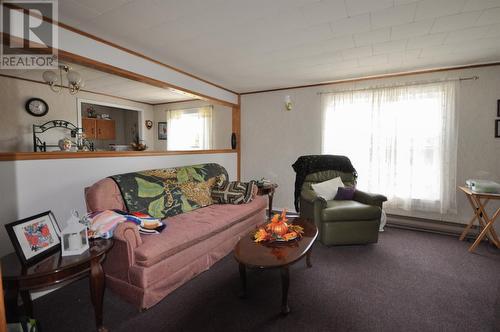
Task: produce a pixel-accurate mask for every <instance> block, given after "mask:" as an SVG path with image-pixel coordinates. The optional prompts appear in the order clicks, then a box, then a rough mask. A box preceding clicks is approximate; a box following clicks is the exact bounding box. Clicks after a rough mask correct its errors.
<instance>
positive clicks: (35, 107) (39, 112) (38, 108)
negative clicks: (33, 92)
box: [25, 98, 49, 116]
mask: <svg viewBox="0 0 500 332" xmlns="http://www.w3.org/2000/svg"><path fill="white" fill-rule="evenodd" d="M25 108H26V111H28V113H30V114H31V115H33V116H44V115H45V114H47V112H48V111H49V106H48V105H47V103H46V102H45V101H43V100H42V99H39V98H31V99H30V100H28V101H27V102H26V106H25Z"/></svg>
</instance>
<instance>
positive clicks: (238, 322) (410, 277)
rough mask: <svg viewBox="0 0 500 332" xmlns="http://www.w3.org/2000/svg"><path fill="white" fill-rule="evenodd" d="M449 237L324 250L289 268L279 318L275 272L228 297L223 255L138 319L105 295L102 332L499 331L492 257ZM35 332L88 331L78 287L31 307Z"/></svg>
mask: <svg viewBox="0 0 500 332" xmlns="http://www.w3.org/2000/svg"><path fill="white" fill-rule="evenodd" d="M469 245H470V243H467V242H461V241H458V239H457V238H454V237H449V236H443V235H436V234H429V233H423V232H415V231H408V230H400V229H394V228H388V229H387V230H386V231H385V232H384V233H382V234H381V235H380V239H379V243H378V244H375V245H366V246H344V247H330V248H328V247H325V246H323V245H321V244H320V243H316V244H315V246H314V251H313V267H312V268H310V269H308V268H306V266H305V261H300V262H298V263H296V264H295V265H294V266H293V267H292V268H291V271H290V273H291V275H290V277H291V285H290V293H289V294H290V295H289V304H290V307H291V310H292V311H291V313H290V314H289V315H288V316H287V317H282V316H280V315H279V314H278V313H279V309H280V296H281V287H280V278H279V271H277V270H270V271H250V272H249V273H248V289H249V297H248V298H247V299H245V300H241V299H239V298H238V296H237V294H238V290H239V285H240V284H239V275H238V267H237V264H236V262H235V261H234V258H233V257H232V255H228V256H227V257H225V258H224V259H223V260H221V261H220V262H219V263H217V264H216V265H215V266H214V267H213V268H212V269H211V270H209V271H208V272H205V273H203V274H201V275H200V276H198V277H196V278H195V279H193V280H192V281H190V282H189V283H187V284H186V285H184V286H182V287H181V288H180V289H178V290H176V291H175V292H174V293H172V294H171V295H169V296H168V297H167V298H165V299H164V300H163V301H162V302H160V303H159V304H158V305H156V306H155V307H153V308H151V309H149V310H147V311H146V312H142V313H140V312H138V311H137V310H136V308H134V307H133V306H131V305H130V304H128V303H126V302H124V301H123V300H121V299H120V298H119V297H118V296H116V295H115V294H113V293H112V292H111V291H107V292H106V294H105V299H104V323H105V325H106V326H107V327H108V328H109V329H110V331H117V332H118V331H134V332H140V331H151V332H152V331H453V332H459V331H500V250H497V249H494V248H493V247H491V246H490V245H489V244H483V245H481V246H480V247H479V248H478V250H477V251H476V253H474V254H471V253H469V252H467V248H468V246H469ZM34 309H35V315H36V317H37V318H38V319H39V320H40V321H41V327H42V331H43V332H58V331H71V332H79V331H93V330H94V318H93V311H92V305H91V303H90V297H89V293H88V280H87V279H82V280H80V281H77V282H75V283H72V284H70V285H68V286H66V287H63V288H61V289H59V290H57V291H55V292H53V293H51V294H49V295H47V296H44V297H42V298H40V299H38V300H36V301H35V306H34Z"/></svg>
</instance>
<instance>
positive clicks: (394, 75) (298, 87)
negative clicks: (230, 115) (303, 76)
mask: <svg viewBox="0 0 500 332" xmlns="http://www.w3.org/2000/svg"><path fill="white" fill-rule="evenodd" d="M499 65H500V62H490V63H479V64H474V65H463V66H455V67H446V68H434V69H423V70H415V71H408V72H402V73H394V74H383V75H373V76H365V77H359V78H350V79H345V80H338V81H330V82H324V83H316V84H307V85H297V86H289V87H284V88H276V89H268V90H258V91H248V92H242V93H240V95H241V96H244V95H251V94H256V93H264V92H274V91H283V90H291V89H301V88H311V87H316V86H325V85H335V84H342V83H353V82H361V81H368V80H378V79H384V78H393V77H402V76H410V75H419V74H429V73H437V72H444V71H451V70H460V69H471V68H482V67H491V66H499Z"/></svg>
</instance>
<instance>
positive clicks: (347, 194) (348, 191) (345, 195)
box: [333, 187, 356, 201]
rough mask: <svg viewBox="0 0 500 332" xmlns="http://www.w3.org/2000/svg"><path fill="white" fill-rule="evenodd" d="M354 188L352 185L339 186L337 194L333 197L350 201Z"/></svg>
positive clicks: (336, 199)
mask: <svg viewBox="0 0 500 332" xmlns="http://www.w3.org/2000/svg"><path fill="white" fill-rule="evenodd" d="M355 192H356V188H353V187H344V188H342V187H339V189H338V190H337V195H335V197H334V198H333V199H334V200H335V201H351V200H352V199H353V198H354V193H355Z"/></svg>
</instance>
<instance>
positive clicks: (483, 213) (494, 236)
mask: <svg viewBox="0 0 500 332" xmlns="http://www.w3.org/2000/svg"><path fill="white" fill-rule="evenodd" d="M473 200H474V201H475V202H476V204H477V206H478V208H479V211H480V214H479V216H478V218H479V220H480V221H482V222H483V223H484V227H486V226H487V225H489V224H490V223H491V224H492V223H493V222H494V221H495V219H496V217H497V213H498V211H497V212H496V213H495V215H494V216H493V218H490V217H489V216H488V213H487V212H486V208H485V207H486V203H488V200H486V201H485V202H484V204H483V203H482V202H481V198H479V197H477V198H476V197H473ZM489 228H491V229H490V230H489V231H488V232H486V233H485V234H486V236H487V237H488V238H489V239H490V241H491V242H492V243H493V244H494V245H495V246H496V247H497V248H500V240H499V239H498V236H497V233H496V232H495V229H494V228H493V227H489Z"/></svg>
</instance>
